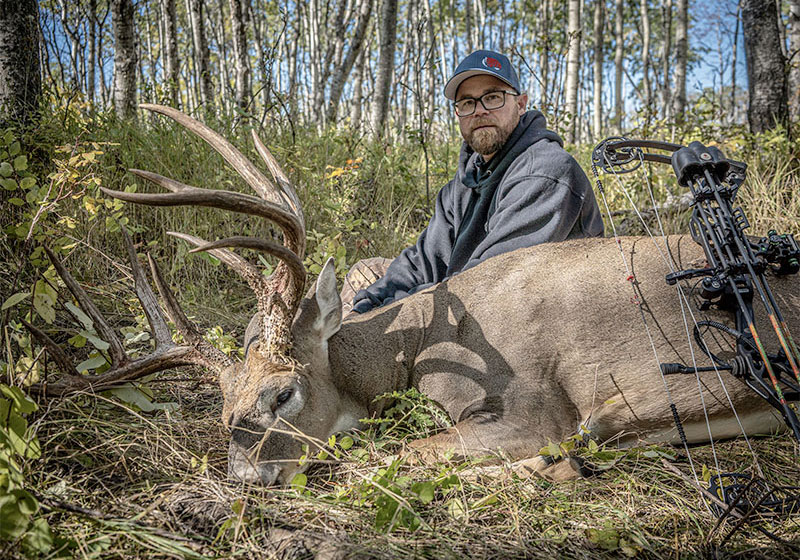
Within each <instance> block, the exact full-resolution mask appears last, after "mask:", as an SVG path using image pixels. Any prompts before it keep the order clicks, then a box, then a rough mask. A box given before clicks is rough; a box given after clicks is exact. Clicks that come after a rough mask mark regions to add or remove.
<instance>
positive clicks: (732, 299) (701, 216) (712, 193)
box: [592, 138, 800, 441]
mask: <svg viewBox="0 0 800 560" xmlns="http://www.w3.org/2000/svg"><path fill="white" fill-rule="evenodd" d="M645 149H657V150H665V151H669V152H672V155H671V156H668V155H663V154H658V153H649V152H645V151H644V150H645ZM645 161H652V162H658V163H669V164H671V165H672V169H673V171H674V172H675V176H676V177H677V180H678V183H679V184H680V185H681V186H683V187H686V188H688V189H689V191H690V192H691V194H692V207H693V210H692V217H691V220H690V231H691V235H692V238H693V239H694V240H695V241H696V242H697V243H699V244H700V245H701V246H702V247H703V251H704V252H705V256H706V262H707V266H706V267H705V268H695V269H687V270H680V271H676V272H672V273H670V274H667V276H666V281H667V283H668V284H670V285H674V284H676V283H677V282H679V281H680V280H688V279H690V278H701V279H702V280H701V281H700V284H699V293H700V297H701V300H702V304H701V309H707V308H708V307H710V306H711V305H715V306H717V307H719V308H720V309H724V310H727V311H731V312H732V313H734V316H735V326H734V327H730V326H727V325H724V324H722V323H718V322H716V321H698V322H697V323H696V325H695V327H694V337H695V340H696V342H697V344H698V346H699V348H700V349H701V350H702V351H703V353H705V354H706V355H707V356H708V357H709V358H710V359H711V360H712V361H713V365H711V366H708V367H688V366H686V365H684V364H673V363H662V364H661V371H662V373H664V374H686V373H689V374H696V373H700V372H707V371H715V370H726V371H729V372H730V373H732V374H733V375H734V376H736V377H738V378H740V379H742V380H743V381H744V382H745V383H746V384H747V385H748V386H749V387H750V388H751V389H753V390H754V391H755V392H756V394H758V395H759V396H760V397H761V398H763V399H765V400H766V401H767V402H768V403H769V404H770V405H772V406H773V407H774V408H775V409H776V410H778V411H779V412H780V413H781V416H782V417H783V419H784V421H785V422H786V425H787V426H788V427H789V429H790V430H791V431H792V433H793V434H794V436H795V438H796V439H797V440H798V441H800V421H798V418H797V414H796V411H795V405H794V404H791V403H794V402H797V401H798V400H800V369H798V364H800V352H798V348H797V345H796V344H795V342H794V340H793V339H792V336H791V333H789V330H788V328H787V326H786V322H785V321H784V319H783V315H782V314H781V311H780V309H779V307H778V304H777V302H776V300H775V298H774V296H773V294H772V291H771V290H770V287H769V284H768V282H767V278H766V272H767V271H769V270H771V271H772V272H773V273H775V274H777V275H785V274H796V273H797V272H798V271H799V270H800V248H798V244H797V241H796V240H795V239H794V237H793V236H792V235H791V234H778V233H776V232H775V231H770V232H769V233H768V234H767V236H766V237H762V238H761V239H758V240H753V239H751V238H749V237H748V236H747V235H745V233H744V232H745V230H746V229H747V228H749V227H750V222H749V221H748V220H747V217H746V216H745V214H744V211H743V210H742V208H741V206H735V199H736V193H737V192H738V190H739V187H741V186H742V184H743V183H744V180H745V174H746V169H747V166H746V165H745V164H744V163H741V162H738V161H734V160H730V159H727V158H726V157H725V156H724V155H723V153H722V152H721V151H720V150H719V149H718V148H715V147H713V146H705V145H703V144H701V143H700V142H692V143H691V144H689V146H680V145H677V144H670V143H667V142H656V141H649V140H628V139H626V138H608V139H606V140H604V141H603V142H601V143H600V144H599V145H598V146H597V147H596V148H595V149H594V152H593V153H592V165H593V168H594V169H595V170H596V169H597V168H602V169H603V170H604V171H606V172H607V173H614V174H619V173H628V172H630V171H633V170H635V169H638V168H639V167H640V166H641V165H642V163H643V162H645ZM598 188H599V189H601V192H602V184H600V182H599V180H598ZM756 299H757V300H758V301H760V302H761V304H762V305H763V306H764V308H765V310H766V313H767V316H768V317H769V320H770V323H771V326H772V328H773V330H774V331H775V334H776V335H777V338H778V341H779V342H780V348H779V349H778V350H777V351H776V352H774V353H769V352H767V350H766V349H765V347H764V345H763V344H762V342H761V339H760V337H759V335H758V331H757V330H756V325H755V322H754V315H753V302H754V300H756ZM700 327H705V328H706V329H716V330H719V331H722V332H724V333H727V334H728V335H730V336H733V337H734V339H735V341H736V357H735V358H734V359H733V360H731V361H730V362H727V361H725V360H723V359H721V358H720V357H719V356H716V355H714V354H713V353H712V352H711V351H710V350H709V349H708V347H707V346H706V345H705V343H704V342H703V338H702V335H701V333H700Z"/></svg>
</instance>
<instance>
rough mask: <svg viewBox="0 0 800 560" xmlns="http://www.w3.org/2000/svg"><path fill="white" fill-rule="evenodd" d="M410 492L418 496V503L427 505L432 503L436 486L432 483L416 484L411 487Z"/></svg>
mask: <svg viewBox="0 0 800 560" xmlns="http://www.w3.org/2000/svg"><path fill="white" fill-rule="evenodd" d="M411 491H412V492H414V493H415V494H416V495H417V496H419V501H420V502H422V503H423V504H429V503H431V502H432V501H433V497H434V495H435V494H436V486H434V484H433V482H417V483H416V484H413V485H411Z"/></svg>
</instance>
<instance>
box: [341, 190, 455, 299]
mask: <svg viewBox="0 0 800 560" xmlns="http://www.w3.org/2000/svg"><path fill="white" fill-rule="evenodd" d="M452 189H453V182H452V181H451V182H450V183H448V184H447V185H445V186H444V188H442V190H440V191H439V194H438V195H437V196H436V206H435V208H434V212H433V217H431V221H430V222H429V223H428V226H427V227H426V228H425V230H424V231H423V232H422V233H421V234H420V236H419V238H418V239H417V242H416V244H414V245H412V246H411V247H408V248H407V249H405V250H404V251H403V252H402V253H400V255H399V256H398V257H397V258H396V259H394V261H392V264H391V265H389V268H388V269H387V270H386V274H385V275H384V276H383V278H381V279H380V280H378V281H377V282H375V283H374V284H372V285H371V286H369V287H368V288H366V289H364V290H360V291H359V292H358V293H357V294H356V296H355V298H354V299H353V311H356V312H357V313H366V312H367V311H369V310H370V309H372V308H374V307H380V306H382V305H386V304H388V303H391V302H392V301H394V300H395V299H400V298H401V297H404V296H406V295H409V294H412V293H414V292H416V291H419V290H421V289H423V288H426V287H428V286H430V285H432V284H435V283H437V282H441V281H442V280H444V278H445V273H446V271H447V264H448V263H449V261H450V253H451V252H452V250H453V239H454V238H455V226H454V224H453V203H452Z"/></svg>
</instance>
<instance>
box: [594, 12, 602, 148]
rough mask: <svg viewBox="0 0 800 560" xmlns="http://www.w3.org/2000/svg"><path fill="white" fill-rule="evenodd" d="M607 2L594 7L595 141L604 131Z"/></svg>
mask: <svg viewBox="0 0 800 560" xmlns="http://www.w3.org/2000/svg"><path fill="white" fill-rule="evenodd" d="M604 21H605V2H595V7H594V26H593V34H594V69H593V72H594V93H593V96H592V101H593V107H592V135H593V136H594V140H595V141H599V140H600V136H601V135H602V133H603V42H604V41H603V39H604V33H603V28H604V27H605V23H604Z"/></svg>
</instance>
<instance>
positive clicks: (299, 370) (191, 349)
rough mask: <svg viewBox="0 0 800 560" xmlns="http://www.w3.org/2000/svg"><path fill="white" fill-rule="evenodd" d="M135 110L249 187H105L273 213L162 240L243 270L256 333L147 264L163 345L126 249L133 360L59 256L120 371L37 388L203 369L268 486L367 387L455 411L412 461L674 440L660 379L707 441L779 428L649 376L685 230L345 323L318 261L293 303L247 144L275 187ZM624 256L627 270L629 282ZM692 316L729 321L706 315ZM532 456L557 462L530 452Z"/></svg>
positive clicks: (522, 254) (291, 248)
mask: <svg viewBox="0 0 800 560" xmlns="http://www.w3.org/2000/svg"><path fill="white" fill-rule="evenodd" d="M144 107H145V108H146V109H149V110H151V111H155V112H157V113H161V114H163V115H166V116H169V117H171V118H172V119H174V120H176V121H177V122H178V123H180V124H181V125H183V126H184V127H186V128H188V129H189V130H190V131H192V132H194V133H195V134H197V135H199V136H200V137H202V138H203V139H204V140H206V141H207V142H208V143H209V144H210V145H211V146H212V147H213V148H214V149H216V150H217V151H218V152H220V153H221V154H222V155H223V156H224V157H225V159H226V160H227V161H228V162H229V163H230V164H231V165H232V167H233V168H234V169H235V170H236V171H237V172H238V173H239V174H240V175H241V176H242V177H243V178H244V179H245V181H246V182H247V183H248V184H249V185H250V186H251V187H252V188H253V189H254V190H255V191H256V192H257V193H258V194H259V195H260V196H259V197H255V196H251V195H247V194H241V193H236V192H228V191H220V190H208V189H199V188H194V187H190V186H187V185H184V184H182V183H178V182H176V181H173V180H171V179H168V178H165V177H162V176H160V175H156V174H153V173H148V172H144V171H137V170H132V172H133V173H134V174H136V175H138V176H140V177H143V178H145V179H148V180H150V181H152V182H154V183H156V184H158V185H160V186H162V187H165V188H167V189H168V190H170V191H172V192H171V193H166V194H141V193H122V192H115V191H109V190H105V189H104V191H105V192H106V194H108V195H109V196H113V197H115V198H119V199H122V200H126V201H130V202H135V203H141V204H149V205H156V206H174V205H201V206H211V207H215V208H220V209H223V210H229V211H233V212H240V213H245V214H250V215H254V216H259V217H263V218H267V219H269V220H272V221H273V222H275V223H276V224H277V225H278V226H279V227H280V228H281V230H282V231H283V236H284V245H278V244H276V243H273V242H271V241H265V240H258V239H253V238H244V237H233V238H228V239H222V240H219V241H215V242H211V243H208V242H206V241H204V240H202V239H198V238H196V237H192V236H189V235H185V234H178V233H173V234H172V235H175V236H177V237H179V238H181V239H184V240H186V241H188V242H190V243H192V244H193V245H195V246H196V248H195V249H194V251H210V252H211V253H213V254H214V255H215V256H217V257H218V258H220V259H221V260H222V261H223V262H225V263H226V264H228V265H230V266H231V267H233V268H234V269H235V270H236V272H237V273H239V274H240V275H241V276H242V277H243V278H244V279H245V280H246V281H247V282H248V284H249V285H250V287H251V288H252V289H253V291H254V292H255V294H256V296H257V302H258V313H257V314H256V315H255V316H254V318H253V321H251V324H250V326H249V328H248V334H247V335H246V339H247V341H248V342H249V341H250V338H251V333H255V335H256V336H257V341H256V342H253V343H252V344H248V347H247V353H246V356H245V359H244V362H243V363H236V362H234V361H233V360H232V359H230V358H228V357H227V356H225V355H223V354H222V353H221V352H219V351H217V350H216V349H214V348H213V347H211V345H209V344H208V343H206V342H205V341H204V340H203V338H202V337H201V336H200V334H199V332H198V330H197V329H196V328H195V327H194V326H193V325H192V324H191V323H190V322H189V321H188V320H187V319H186V317H185V316H184V314H183V313H182V312H181V310H180V307H179V306H178V304H177V302H176V301H175V298H174V297H173V296H172V294H171V293H170V291H169V290H168V289H167V287H166V285H165V283H164V281H163V280H162V278H161V275H160V274H159V272H158V269H157V268H156V266H155V264H154V263H153V262H152V260H151V269H152V273H153V276H154V279H155V282H156V284H157V286H158V288H159V290H160V292H161V294H162V298H163V299H164V301H165V307H166V310H167V314H168V315H169V317H170V318H171V319H172V320H173V322H174V323H175V324H176V326H177V328H178V329H179V330H180V331H181V333H182V334H183V337H184V340H185V343H184V344H183V345H180V346H177V345H175V344H173V342H172V339H171V337H170V333H169V330H168V328H167V324H166V321H165V319H164V318H163V316H162V315H161V312H160V311H159V308H158V305H157V302H156V299H155V296H154V295H153V293H152V292H151V291H150V289H149V287H147V282H146V280H145V278H144V274H143V273H142V271H141V270H140V269H139V267H138V264H137V261H136V255H135V253H134V251H133V249H132V248H130V253H131V261H132V262H133V264H134V269H135V271H136V285H137V292H138V294H139V297H140V299H141V300H142V303H143V305H144V309H145V311H146V312H147V315H148V317H149V318H150V321H151V325H152V328H153V331H154V333H155V337H156V339H157V340H158V343H159V344H158V347H157V349H156V351H155V352H154V354H153V355H151V356H148V357H145V358H142V359H139V360H136V361H133V362H132V361H130V360H129V359H128V358H127V356H126V355H125V352H124V350H123V348H122V344H121V343H120V342H119V341H118V339H117V337H116V335H115V334H114V333H113V332H112V330H111V329H110V328H109V327H108V325H107V324H106V323H105V321H104V320H103V318H102V316H101V315H100V314H99V313H98V312H97V310H96V309H95V308H94V306H93V305H92V304H91V302H90V301H89V300H88V298H87V297H86V296H85V294H83V292H82V290H81V288H80V287H79V286H78V285H77V283H76V282H74V281H73V280H72V279H71V277H70V276H69V274H68V273H67V272H66V271H65V270H64V269H63V267H62V266H61V265H60V264H56V266H57V267H58V269H59V272H60V273H61V275H62V277H64V279H65V280H66V281H67V285H68V286H69V287H70V289H71V290H72V291H73V293H74V294H75V296H76V298H77V299H78V300H79V301H80V303H81V305H82V306H83V307H84V309H85V310H86V311H87V313H89V315H90V316H91V317H92V318H93V319H94V321H95V324H96V325H97V326H98V330H99V332H100V334H101V335H102V336H103V337H104V338H105V339H106V340H108V341H109V342H110V344H111V348H110V353H111V356H112V358H113V360H114V365H113V368H112V369H111V370H110V371H109V372H106V373H105V374H103V375H100V376H96V377H94V378H92V377H81V376H77V375H69V376H67V377H66V378H65V379H64V380H63V381H62V382H60V383H58V384H51V385H49V386H48V387H47V388H46V390H47V391H48V392H50V393H64V392H66V391H70V390H75V389H80V388H85V387H88V386H93V387H94V388H101V387H103V386H107V385H108V384H110V383H115V382H119V381H120V380H126V379H131V378H134V377H136V376H140V375H144V374H148V373H152V372H154V371H158V370H163V369H166V368H170V367H174V366H177V365H181V364H186V363H196V364H202V365H204V366H207V367H209V368H212V369H214V370H215V371H217V372H218V373H219V379H220V385H221V388H222V391H223V395H224V406H223V412H222V420H223V422H224V423H225V424H226V425H227V426H228V427H229V428H230V429H231V430H232V437H231V443H230V453H229V467H228V468H229V475H230V476H231V477H233V478H236V479H241V480H245V481H253V482H262V483H264V484H273V483H276V482H277V483H286V482H288V481H290V480H291V479H292V477H293V475H294V474H295V473H296V472H298V471H299V470H300V469H301V468H302V467H300V466H298V458H299V457H300V456H301V455H302V454H303V446H304V444H310V446H311V448H312V450H313V448H314V447H315V442H318V441H325V440H327V438H328V437H329V436H330V435H331V434H333V433H335V432H337V431H343V430H349V429H353V428H357V427H358V426H359V419H361V418H365V417H369V416H372V415H376V414H380V413H381V409H382V407H383V406H384V403H383V402H382V401H380V400H376V397H378V396H379V395H382V394H384V393H387V392H391V391H395V390H404V389H406V388H409V387H417V388H418V389H419V390H420V391H422V392H423V393H425V394H426V395H427V396H428V397H430V398H431V399H432V400H433V401H435V402H437V403H438V404H439V405H440V406H441V407H442V408H443V409H444V410H445V411H446V412H447V413H448V414H449V416H450V417H451V418H452V420H453V421H454V422H455V425H454V426H453V427H452V428H449V429H447V430H445V431H443V432H441V433H438V434H436V435H433V436H431V437H428V438H426V439H423V440H419V441H415V442H412V443H411V447H412V448H413V449H415V450H417V451H419V453H420V455H421V456H422V457H423V459H425V458H430V457H433V458H436V457H441V456H442V455H443V454H444V452H445V451H448V450H452V451H454V452H455V453H456V454H457V455H459V456H465V457H466V456H476V455H477V456H485V455H487V454H496V453H498V452H500V453H502V454H503V455H504V456H505V457H508V458H510V459H514V460H518V459H526V458H533V457H535V456H536V455H537V454H538V452H539V450H540V449H541V448H542V447H543V446H545V445H547V444H548V442H549V441H553V442H558V441H562V440H563V439H564V438H566V437H568V436H569V435H571V434H573V433H575V431H576V430H577V429H578V428H579V426H584V427H585V428H586V429H588V430H589V433H590V435H591V437H593V438H596V439H598V440H606V439H608V438H616V439H617V441H618V442H619V443H620V444H629V443H632V442H636V441H640V440H643V441H650V442H676V441H677V431H676V428H675V425H674V423H673V418H672V415H671V413H670V408H669V405H668V400H667V397H666V392H667V387H668V391H669V394H670V395H671V399H672V402H674V403H675V405H676V407H677V410H678V413H679V414H680V417H681V420H682V422H683V426H684V429H685V432H686V437H687V439H688V441H689V442H690V443H691V442H703V441H706V440H708V438H709V430H708V429H707V427H706V422H705V419H704V418H705V413H706V412H707V413H708V415H709V418H710V429H711V432H712V433H713V436H714V437H733V436H736V435H738V434H740V433H741V430H742V429H743V430H744V431H745V432H746V433H748V434H754V433H768V432H773V431H776V430H779V429H780V428H781V427H782V420H781V418H780V416H779V415H778V414H777V412H775V411H774V409H772V408H770V407H769V406H768V405H767V404H766V403H765V402H764V401H762V400H761V399H760V398H758V397H757V396H756V395H755V394H754V393H753V392H752V391H751V390H750V389H749V388H747V387H746V386H745V385H744V384H743V383H742V382H740V381H739V380H737V379H735V378H734V377H732V376H729V375H728V374H727V373H724V372H723V373H722V374H719V373H716V374H715V373H713V372H712V373H704V374H701V375H700V377H699V378H696V377H695V376H694V375H674V376H670V377H668V378H662V377H661V376H660V374H659V364H658V361H661V362H682V363H692V356H691V352H692V351H691V350H690V342H689V341H688V340H687V327H686V323H685V321H689V322H691V321H692V319H691V318H688V319H687V318H685V317H684V316H683V314H682V311H681V307H680V303H679V298H678V297H677V295H676V288H675V287H671V286H668V285H667V284H666V283H665V281H664V274H665V272H666V271H665V265H664V262H663V260H662V253H663V252H664V249H665V248H666V245H668V246H669V252H670V253H671V256H672V257H674V259H675V261H676V263H677V266H678V267H681V266H685V265H686V264H687V263H688V262H690V261H693V260H696V259H698V258H701V257H702V251H701V249H700V247H699V246H698V245H697V244H695V243H694V242H693V241H692V240H691V239H689V238H688V237H687V238H684V237H669V238H664V239H656V240H652V239H650V238H622V239H620V240H619V243H618V242H617V241H616V240H614V239H598V238H592V239H581V240H574V241H568V242H563V243H554V244H547V245H540V246H536V247H531V248H528V249H521V250H518V251H514V252H512V253H507V254H504V255H500V256H497V257H494V258H491V259H489V260H487V261H486V262H484V263H482V264H481V265H479V266H477V267H475V268H473V269H471V270H468V271H466V272H463V273H461V274H458V275H456V276H454V277H452V278H450V279H449V280H448V281H446V282H443V283H441V284H439V285H436V286H434V287H432V288H430V289H427V290H425V291H422V292H420V293H417V294H414V295H412V296H410V297H407V298H405V299H402V300H400V301H397V302H395V303H393V304H391V305H388V306H386V307H382V308H379V309H376V310H373V311H371V312H369V313H366V314H364V315H359V316H352V317H348V318H347V319H346V320H344V321H343V320H342V302H341V300H340V297H339V294H338V292H337V289H336V277H335V274H334V269H333V266H332V263H331V262H330V261H329V262H328V263H327V264H326V266H325V267H324V268H323V270H322V272H321V274H320V276H319V278H318V279H317V281H316V284H315V287H314V289H312V290H309V293H308V295H307V297H305V298H303V297H302V292H303V287H304V283H305V277H306V274H305V270H304V267H303V264H302V263H303V252H304V247H305V238H304V222H303V214H302V211H301V209H300V203H299V199H298V197H297V194H296V193H295V191H294V189H293V188H292V186H291V185H290V183H289V181H288V179H287V177H286V175H285V174H284V173H283V172H282V171H281V170H280V168H279V167H278V165H277V163H276V162H275V160H274V159H273V157H272V156H271V155H270V153H269V152H268V151H267V150H266V148H265V147H264V146H263V144H262V143H261V142H260V141H259V140H258V138H257V137H256V136H255V134H254V135H253V137H254V141H255V145H256V148H257V151H258V152H259V154H260V155H261V156H262V157H263V159H264V161H265V162H266V164H267V167H268V168H269V169H270V171H271V173H272V175H273V177H274V179H275V181H276V182H277V184H278V185H277V186H276V185H275V184H274V183H273V182H272V181H270V180H269V179H267V177H265V176H264V175H263V174H262V173H261V172H260V171H259V170H258V169H257V168H256V167H255V166H254V165H253V164H252V163H250V162H249V161H248V160H247V159H246V158H244V156H242V155H241V154H240V153H239V152H238V151H237V150H236V149H235V148H233V147H232V146H231V145H230V144H229V143H228V142H227V141H225V140H224V139H223V138H222V137H220V136H219V135H217V134H216V133H215V132H213V131H211V130H210V129H208V128H207V127H205V126H204V125H202V124H200V123H198V122H196V121H194V120H193V119H191V118H189V117H187V116H186V115H183V114H182V113H180V112H178V111H176V110H174V109H170V108H167V107H162V106H157V105H144ZM658 244H661V245H662V247H661V248H659V247H657V245H658ZM129 246H130V243H129ZM228 247H247V248H251V249H258V250H261V251H264V252H266V253H268V254H270V255H273V256H275V257H277V258H278V259H280V264H279V266H278V267H277V269H276V270H275V272H274V274H273V275H272V276H271V277H270V278H268V279H267V278H265V277H264V276H262V274H261V273H260V271H259V270H258V269H256V268H255V267H254V266H253V265H251V264H249V263H248V262H247V261H245V260H244V259H242V258H240V257H239V256H237V255H236V254H234V253H233V252H231V251H229V250H228V249H227V248H228ZM621 254H624V256H625V257H626V258H627V260H628V263H629V266H631V270H632V275H631V276H630V277H626V276H627V273H626V272H625V270H624V268H623V266H622V264H621V261H620V255H621ZM54 262H56V263H57V260H56V259H55V258H54ZM772 287H773V290H774V292H775V294H776V297H777V299H778V302H779V304H780V305H781V307H782V308H783V309H784V313H785V315H786V317H787V320H788V323H789V329H790V330H793V331H794V332H798V330H800V318H799V317H800V289H798V288H799V287H800V283H798V280H797V279H796V278H794V277H782V278H775V280H774V283H773V285H772ZM694 313H697V311H695V312H694ZM704 318H712V319H714V318H716V319H717V320H722V321H726V320H730V317H728V316H727V315H726V314H724V313H721V312H715V311H713V310H712V311H708V312H706V313H705V314H704ZM643 319H645V321H646V323H647V329H646V328H645V324H644V323H643ZM648 329H649V333H650V335H652V341H651V340H650V338H649V337H648V334H647V332H648ZM33 332H34V333H36V332H37V331H36V329H33ZM38 336H39V337H40V338H41V340H43V341H45V343H46V344H48V346H49V347H50V348H51V350H52V352H53V353H54V357H55V358H56V360H57V361H58V362H59V364H60V365H61V367H62V369H64V370H65V371H72V372H74V371H75V370H74V367H72V366H71V365H70V361H69V358H68V357H67V356H66V355H65V354H64V353H63V352H62V351H60V350H58V348H57V347H55V345H54V344H53V343H52V341H50V342H47V339H46V337H45V335H43V334H42V333H41V332H39V334H38ZM724 346H725V342H724V341H718V344H717V345H716V346H715V347H714V348H712V350H714V351H715V352H717V353H720V352H724V351H725V348H724ZM700 365H703V364H700ZM721 376H727V377H724V378H723V377H721ZM723 379H724V382H725V385H726V387H727V392H726V391H724V390H723V387H722V385H721V383H720V381H721V380H723ZM700 391H702V393H703V396H704V401H705V404H703V401H702V400H701V398H700ZM731 405H733V407H734V408H735V410H736V411H737V412H738V420H737V418H736V417H735V416H734V414H733V412H732V408H731ZM740 423H741V426H740ZM528 464H529V465H532V466H533V468H534V469H537V470H538V469H549V468H551V467H550V466H547V464H546V463H545V462H544V461H541V460H536V459H534V460H533V461H531V462H529V463H528Z"/></svg>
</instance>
